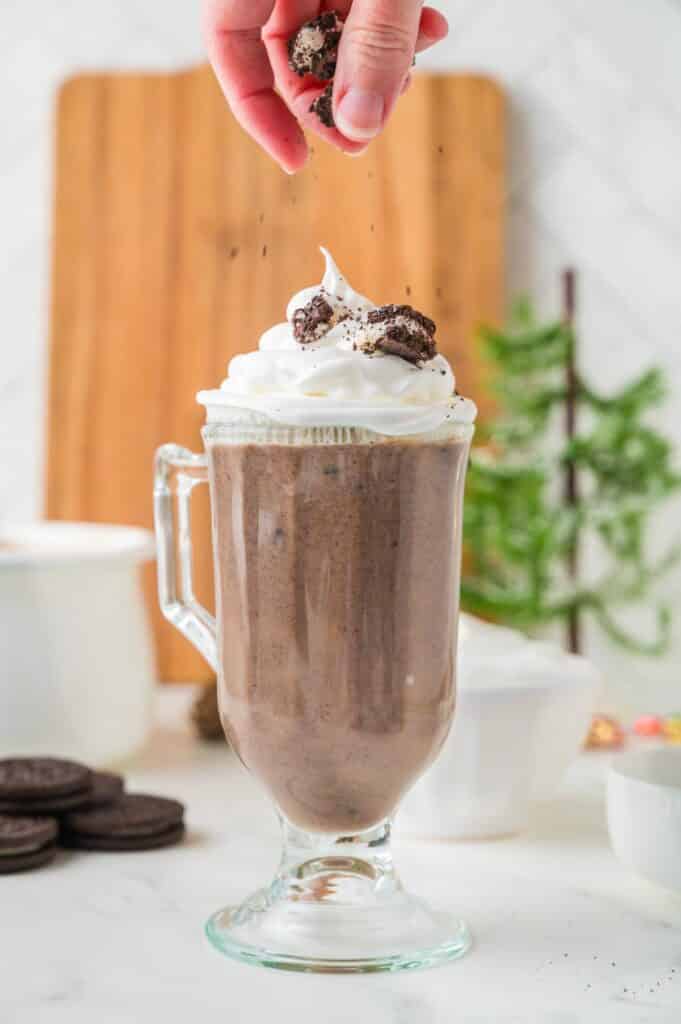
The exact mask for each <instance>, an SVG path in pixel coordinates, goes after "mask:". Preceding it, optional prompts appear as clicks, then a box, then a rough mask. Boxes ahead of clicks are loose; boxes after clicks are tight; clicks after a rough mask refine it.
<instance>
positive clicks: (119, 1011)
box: [0, 690, 681, 1024]
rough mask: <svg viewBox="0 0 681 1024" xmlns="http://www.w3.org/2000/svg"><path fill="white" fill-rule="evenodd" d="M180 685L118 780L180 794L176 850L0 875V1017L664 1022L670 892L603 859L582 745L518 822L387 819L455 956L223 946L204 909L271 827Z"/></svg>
mask: <svg viewBox="0 0 681 1024" xmlns="http://www.w3.org/2000/svg"><path fill="white" fill-rule="evenodd" d="M189 697H190V695H189V693H188V692H187V691H186V690H175V691H172V692H165V693H164V694H163V696H162V698H161V701H160V704H159V725H158V728H157V730H156V733H155V735H154V737H153V739H152V742H151V743H150V745H149V747H148V749H147V751H146V752H145V753H144V755H142V756H141V757H140V758H138V759H137V761H136V762H135V763H134V764H131V765H130V766H128V769H127V774H128V779H129V785H130V788H133V787H134V788H137V789H144V790H152V791H154V792H157V793H164V794H167V795H172V796H176V797H180V798H181V799H182V800H184V801H185V802H186V804H187V808H188V822H189V836H188V839H187V842H186V843H185V844H184V845H183V846H181V847H176V848H172V849H168V850H161V851H155V852H147V853H136V854H125V855H123V854H118V855H116V854H102V853H97V854H94V853H92V854H85V853H81V854H69V855H63V856H61V857H60V859H59V861H58V862H57V863H55V864H54V865H53V866H51V867H49V868H46V869H43V870H42V871H40V872H35V873H32V874H27V875H15V876H7V877H5V878H0V907H1V914H0V951H1V952H0V1021H2V1024H62V1022H63V1024H92V1022H94V1021H96V1022H97V1024H128V1022H134V1024H137V1022H141V1021H159V1022H163V1024H175V1022H178V1024H179V1022H182V1024H186V1021H188V1020H208V1019H210V1020H220V1021H239V1022H241V1021H244V1022H245V1021H248V1022H254V1024H260V1022H266V1021H267V1022H281V1024H285V1022H294V1021H295V1022H296V1024H298V1022H303V1021H305V1022H306V1021H310V1022H313V1021H314V1022H317V1021H323V1022H324V1024H346V1022H347V1021H351V1020H352V1021H358V1022H359V1021H361V1022H371V1024H440V1022H441V1024H453V1022H455V1021H456V1022H457V1024H506V1022H508V1024H511V1022H513V1024H516V1022H518V1024H629V1022H632V1024H633V1022H640V1024H643V1022H651V1024H678V1021H679V1020H680V1019H681V931H680V927H681V898H677V897H674V896H672V895H670V894H669V893H666V892H663V891H662V890H658V889H655V888H653V887H652V886H650V885H648V884H647V883H644V882H642V881H639V880H638V879H636V878H634V877H632V876H631V875H630V874H628V873H627V872H626V870H625V869H624V868H623V867H621V866H620V865H619V864H618V862H617V861H616V860H615V859H614V857H613V856H612V854H611V852H610V849H609V847H608V844H607V837H606V834H605V827H604V822H603V799H602V778H603V772H604V767H605V759H603V758H602V757H598V756H597V757H594V756H591V757H584V758H582V760H581V761H580V762H578V764H577V765H575V767H574V770H573V771H572V774H571V776H570V778H569V780H568V781H567V783H566V784H565V786H564V788H563V791H562V792H561V795H560V798H559V799H558V800H557V801H556V802H555V803H554V804H553V805H550V806H549V805H547V806H546V807H544V808H542V809H540V810H538V811H537V813H536V815H535V818H534V822H533V826H532V830H531V832H530V833H529V834H527V835H525V836H522V837H517V838H515V839H507V840H502V841H497V842H491V843H459V844H456V845H452V844H447V843H429V842H418V841H406V840H403V839H402V840H401V839H400V838H399V829H398V836H397V839H396V843H395V846H396V854H397V858H398V862H399V864H400V867H401V870H402V874H403V877H404V878H405V880H406V881H407V882H408V883H409V884H410V885H411V886H412V888H416V887H418V889H419V891H420V892H421V893H422V894H423V895H425V896H427V897H429V898H430V899H431V900H434V901H435V900H437V901H440V902H441V903H442V904H446V905H448V906H451V907H452V908H457V909H458V910H460V911H461V912H462V913H463V914H465V916H466V917H467V918H468V920H469V922H470V924H471V926H472V928H473V930H474V933H475V946H474V949H473V951H472V952H471V953H470V954H469V955H468V956H467V957H466V958H465V959H464V960H462V961H459V962H457V963H454V964H451V965H447V966H445V967H440V968H436V969H433V970H428V971H421V972H415V973H408V974H402V975H394V976H386V975H383V976H378V975H374V976H371V977H366V978H353V977H315V976H299V975H293V974H280V973H278V972H275V971H264V970H259V969H257V968H254V967H249V966H245V965H240V964H236V963H232V962H230V961H228V960H226V959H223V958H222V957H220V956H219V955H218V954H217V953H215V952H214V951H213V950H212V949H211V948H210V947H209V946H208V943H207V942H206V940H205V939H204V938H203V935H202V927H203V923H204V920H205V919H206V917H207V916H208V914H209V913H210V912H211V911H213V910H215V909H216V907H217V906H219V905H221V904H223V903H229V902H232V901H235V900H237V899H239V897H240V896H243V895H244V894H245V893H246V892H248V891H249V890H250V889H252V888H254V887H256V886H257V885H259V884H260V883H262V882H263V880H264V879H265V878H266V877H267V876H268V874H269V873H270V872H271V871H272V870H273V868H274V865H275V862H276V857H277V852H278V851H277V830H276V824H275V821H274V816H273V814H272V812H271V811H270V810H269V808H268V805H267V803H266V800H265V799H264V797H263V796H262V795H261V794H260V792H259V791H258V790H257V788H256V786H255V784H254V783H253V781H252V780H251V779H250V778H249V777H247V776H246V774H245V773H244V772H243V770H242V769H241V768H240V767H239V766H238V764H237V763H236V760H235V758H234V757H233V756H232V755H231V754H230V753H229V752H228V751H227V749H226V748H225V747H222V746H221V745H220V746H214V745H201V744H199V743H198V742H197V741H195V740H194V739H193V738H192V735H191V732H190V729H189V727H188V724H187V716H186V708H187V705H188V700H189Z"/></svg>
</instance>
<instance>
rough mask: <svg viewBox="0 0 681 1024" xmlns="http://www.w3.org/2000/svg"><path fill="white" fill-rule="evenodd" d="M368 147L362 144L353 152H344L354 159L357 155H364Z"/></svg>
mask: <svg viewBox="0 0 681 1024" xmlns="http://www.w3.org/2000/svg"><path fill="white" fill-rule="evenodd" d="M368 148H369V147H368V146H362V148H361V149H357V150H355V152H354V153H346V154H345V155H346V156H349V157H352V159H353V160H356V159H357V157H358V156H364V154H365V153H366V151H367V149H368Z"/></svg>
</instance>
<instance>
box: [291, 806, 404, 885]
mask: <svg viewBox="0 0 681 1024" xmlns="http://www.w3.org/2000/svg"><path fill="white" fill-rule="evenodd" d="M281 826H282V841H283V848H282V854H281V862H280V864H279V870H278V872H277V876H276V878H275V882H274V887H275V888H276V889H277V890H278V891H279V894H280V895H284V893H283V891H282V890H286V896H287V898H289V899H296V900H306V901H313V902H324V903H329V902H333V903H346V902H350V903H354V902H355V901H356V899H357V897H358V895H359V893H358V889H361V890H362V891H363V893H364V898H366V896H367V894H368V893H371V894H373V896H374V898H376V899H380V898H381V897H387V896H389V895H394V894H395V893H396V892H399V891H401V889H402V886H401V883H400V881H399V878H398V877H397V874H396V872H395V866H394V863H393V858H392V851H391V847H390V830H391V822H390V820H387V821H384V822H381V824H380V825H376V826H375V827H374V828H372V829H369V830H367V831H366V832H359V833H356V834H355V835H349V836H348V835H324V834H321V833H314V832H305V831H303V830H302V829H299V828H296V827H295V826H294V825H291V824H290V823H289V822H288V821H286V820H285V819H283V818H282V819H281Z"/></svg>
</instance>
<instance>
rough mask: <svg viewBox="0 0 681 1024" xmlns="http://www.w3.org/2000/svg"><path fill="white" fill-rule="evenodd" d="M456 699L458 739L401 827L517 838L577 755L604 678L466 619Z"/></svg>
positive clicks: (423, 782)
mask: <svg viewBox="0 0 681 1024" xmlns="http://www.w3.org/2000/svg"><path fill="white" fill-rule="evenodd" d="M457 690H458V694H457V706H456V715H455V717H454V725H453V726H452V731H451V733H450V735H449V737H448V739H447V741H446V742H445V745H444V747H443V749H442V752H441V753H440V755H439V756H438V758H437V760H436V761H435V763H434V764H433V765H432V766H431V768H429V770H428V771H427V772H426V773H425V774H424V775H423V777H422V778H421V779H420V780H419V781H418V782H417V783H416V785H415V786H414V789H413V790H412V791H411V792H410V793H409V794H408V795H407V797H406V799H405V800H404V801H403V804H402V807H401V811H400V815H399V818H398V822H397V824H398V827H399V828H400V829H401V830H402V831H403V832H405V833H407V834H411V835H419V836H424V837H428V836H431V837H438V838H443V839H444V838H452V839H483V838H491V837H493V836H501V835H510V834H513V833H516V832H519V831H521V830H522V829H523V828H525V827H526V825H527V822H528V818H529V813H530V807H531V804H532V802H533V801H535V800H543V799H548V798H549V797H551V796H552V794H553V792H554V791H555V789H556V787H557V786H558V783H559V782H560V780H561V779H562V777H563V775H564V774H565V771H566V769H567V768H568V766H569V765H570V763H571V762H572V761H573V760H574V758H575V757H576V756H577V754H578V752H579V750H580V748H581V745H582V742H583V741H584V738H585V736H586V734H587V731H588V728H589V723H590V720H591V715H592V713H593V711H594V707H595V702H596V698H597V695H598V692H599V690H600V676H599V674H598V672H597V671H596V669H595V668H594V667H593V666H592V665H590V663H589V662H587V661H586V660H585V659H584V658H579V657H576V656H574V655H569V654H566V653H565V652H563V651H561V650H560V649H559V648H556V647H552V646H549V645H547V644H540V643H534V642H532V641H530V640H528V639H527V638H526V637H524V636H522V634H520V633H517V632H515V631H513V630H509V629H503V628H501V627H498V626H491V625H489V624H487V623H483V622H481V621H479V620H477V619H474V618H472V617H471V616H468V615H462V616H461V623H460V638H459V659H458V681H457Z"/></svg>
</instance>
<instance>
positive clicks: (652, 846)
mask: <svg viewBox="0 0 681 1024" xmlns="http://www.w3.org/2000/svg"><path fill="white" fill-rule="evenodd" d="M607 801H608V829H609V831H610V841H611V842H612V846H613V849H614V851H615V853H616V855H617V857H619V859H620V860H621V861H622V862H623V863H624V864H626V865H627V867H629V868H631V869H632V871H635V872H636V873H637V874H639V875H642V876H643V877H644V878H647V879H648V880H649V881H651V882H656V883H657V884H658V885H662V886H664V887H665V888H666V889H673V890H674V891H675V892H681V750H680V749H678V748H677V749H675V748H673V747H666V748H661V749H654V750H639V751H635V752H632V753H627V754H617V755H616V756H615V757H614V758H613V761H612V765H611V768H610V773H609V776H608V796H607Z"/></svg>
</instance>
